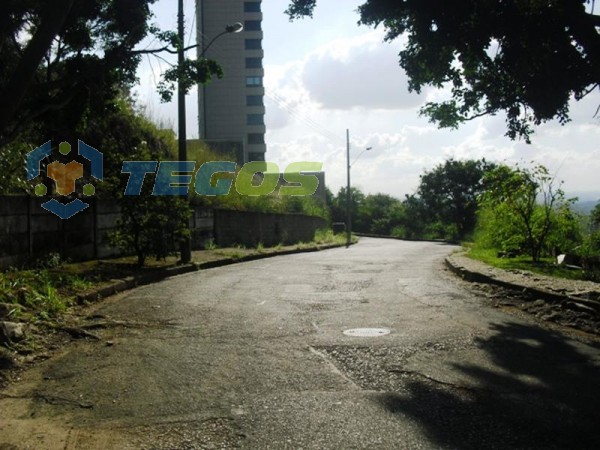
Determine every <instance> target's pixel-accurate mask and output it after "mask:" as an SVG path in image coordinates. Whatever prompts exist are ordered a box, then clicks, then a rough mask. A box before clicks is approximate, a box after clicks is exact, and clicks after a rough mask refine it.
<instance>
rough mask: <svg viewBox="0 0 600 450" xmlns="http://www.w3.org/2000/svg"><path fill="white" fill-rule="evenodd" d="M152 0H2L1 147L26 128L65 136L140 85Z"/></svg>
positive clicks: (0, 32)
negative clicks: (140, 48)
mask: <svg viewBox="0 0 600 450" xmlns="http://www.w3.org/2000/svg"><path fill="white" fill-rule="evenodd" d="M153 2H154V0H121V1H112V0H89V1H85V2H83V1H80V2H76V1H74V0H57V1H52V2H48V1H46V0H29V1H22V0H3V2H2V3H1V4H0V61H2V64H0V97H1V98H2V102H1V103H0V146H3V144H7V143H8V142H10V141H11V140H14V139H15V137H16V136H17V135H18V134H19V133H20V132H22V131H23V130H24V129H26V128H27V127H29V128H33V127H34V125H35V127H37V128H38V129H37V130H36V131H38V133H39V134H46V137H47V136H48V135H52V136H53V137H57V138H61V139H62V138H64V139H68V138H69V137H70V136H69V134H71V133H73V132H74V131H75V130H76V129H77V128H78V127H80V126H82V124H83V125H85V122H86V120H88V119H89V118H90V117H91V116H93V115H99V114H103V113H105V112H106V111H110V110H111V108H112V107H113V106H114V104H113V100H114V99H115V97H116V96H117V94H118V91H119V90H120V89H122V88H123V87H126V86H130V85H132V84H133V83H134V82H135V81H136V69H137V65H138V62H139V60H140V55H138V54H136V53H134V52H133V51H132V50H133V49H134V47H135V45H136V44H138V43H139V42H140V41H141V40H142V39H143V38H144V37H145V36H146V35H147V33H148V32H149V30H150V27H149V26H148V19H149V17H150V9H149V5H150V4H151V3H153Z"/></svg>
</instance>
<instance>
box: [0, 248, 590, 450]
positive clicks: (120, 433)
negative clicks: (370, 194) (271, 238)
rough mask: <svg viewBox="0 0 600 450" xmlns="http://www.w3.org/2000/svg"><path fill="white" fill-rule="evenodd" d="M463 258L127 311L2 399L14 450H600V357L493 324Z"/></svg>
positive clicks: (359, 267)
mask: <svg viewBox="0 0 600 450" xmlns="http://www.w3.org/2000/svg"><path fill="white" fill-rule="evenodd" d="M455 249H456V247H453V246H449V245H444V244H439V243H426V242H403V241H394V240H380V239H370V238H363V239H361V241H360V243H359V244H357V245H355V246H352V247H350V248H348V249H345V248H340V249H333V250H327V251H323V252H319V253H311V254H298V255H291V256H282V257H275V258H271V259H265V260H259V261H254V262H248V263H242V264H237V265H232V266H227V267H223V268H219V269H211V270H206V271H202V272H196V273H191V274H187V275H182V276H178V277H174V278H171V279H169V280H166V281H163V282H160V283H157V284H154V285H148V286H144V287H140V288H138V289H135V290H133V291H129V292H127V293H124V294H121V295H118V296H115V297H112V298H110V299H108V300H107V301H105V302H103V303H102V304H99V305H95V306H94V308H93V310H92V311H90V317H89V319H88V325H92V324H94V323H98V329H97V330H94V332H95V333H97V334H99V335H100V337H101V340H99V341H80V342H76V343H74V344H73V345H70V346H68V347H67V348H65V349H63V351H62V352H61V353H59V354H58V355H56V356H54V357H52V358H50V359H48V360H46V361H43V362H41V363H39V364H37V365H36V366H34V367H33V368H31V369H29V370H28V371H26V372H25V373H24V374H23V375H22V377H21V379H20V381H18V382H16V383H14V384H12V385H11V386H9V387H8V389H6V390H4V391H2V392H0V449H2V450H8V449H79V448H81V449H111V448H115V449H128V448H130V449H138V448H145V449H157V450H159V449H161V450H162V449H200V448H203V449H220V448H238V447H240V448H250V449H340V448H344V449H360V448H382V449H388V448H389V449H396V448H398V449H404V448H406V449H420V448H423V449H430V448H447V449H493V448H498V449H513V448H523V449H525V448H528V449H529V448H531V449H536V448H539V449H552V448H565V449H566V448H568V449H586V448H589V449H592V448H593V449H597V448H600V433H599V432H598V424H599V423H600V408H599V407H598V405H600V345H599V344H598V343H597V342H594V341H588V342H587V343H585V342H583V341H577V340H573V339H572V338H571V337H569V336H567V335H566V334H563V333H561V332H560V331H559V330H557V329H556V327H554V328H552V329H550V328H547V327H545V326H544V325H543V324H539V323H537V322H535V321H534V319H532V318H528V317H521V316H517V315H511V314H508V313H507V312H505V311H502V310H500V309H497V308H493V307H492V303H491V301H490V300H489V298H487V297H485V296H482V294H481V293H478V292H476V291H472V290H469V289H468V287H467V286H466V285H465V284H464V283H462V282H461V281H459V280H458V279H457V278H455V277H454V276H453V275H451V274H450V273H448V272H447V271H445V270H444V268H443V259H444V257H445V256H446V255H448V254H449V253H450V252H452V251H453V250H455ZM363 327H365V328H388V329H389V330H391V332H390V333H389V334H387V335H382V336H378V337H354V336H347V335H345V334H343V331H344V330H348V329H354V328H363Z"/></svg>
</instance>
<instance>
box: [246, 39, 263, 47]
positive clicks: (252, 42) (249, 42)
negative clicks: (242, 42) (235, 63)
mask: <svg viewBox="0 0 600 450" xmlns="http://www.w3.org/2000/svg"><path fill="white" fill-rule="evenodd" d="M260 49H262V43H261V40H260V39H246V50H260Z"/></svg>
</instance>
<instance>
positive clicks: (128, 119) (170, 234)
mask: <svg viewBox="0 0 600 450" xmlns="http://www.w3.org/2000/svg"><path fill="white" fill-rule="evenodd" d="M81 138H82V140H84V141H85V142H86V143H88V144H89V145H91V146H93V147H95V148H98V149H100V150H101V151H102V152H103V153H104V181H103V182H102V183H100V184H99V186H98V190H97V192H96V195H97V196H98V197H101V198H102V197H104V198H110V199H115V200H117V201H118V203H119V206H120V208H121V218H120V219H119V221H118V223H117V227H116V229H115V230H114V231H113V232H112V233H111V234H110V235H109V242H110V243H111V245H114V246H115V247H118V248H120V249H121V250H122V251H123V252H124V253H126V254H134V255H136V256H137V258H138V264H139V265H140V266H141V265H143V264H144V262H145V261H146V259H147V258H148V257H150V256H153V257H155V258H157V259H161V258H165V257H166V256H168V255H170V254H173V253H176V252H177V251H178V249H179V247H178V244H179V242H180V241H181V239H183V238H184V237H187V236H189V229H188V220H189V217H190V215H191V210H190V207H189V204H188V202H187V199H183V198H179V197H170V196H169V197H160V196H153V195H152V189H153V186H154V180H155V176H156V175H155V174H147V175H146V177H145V180H144V184H143V187H142V192H141V195H139V196H126V195H124V192H125V188H126V186H127V183H128V181H129V179H128V176H126V175H125V174H123V173H121V169H122V166H123V161H127V160H130V161H161V160H170V159H172V158H173V156H174V155H175V154H176V149H177V141H176V140H175V136H174V134H173V132H172V131H170V130H159V129H158V128H157V127H156V126H155V125H154V124H153V123H151V122H150V121H149V120H148V119H147V118H146V117H144V116H143V115H142V114H141V113H140V111H136V110H135V107H134V105H133V104H132V103H131V101H130V100H128V99H120V100H119V101H118V102H117V103H116V105H115V111H114V112H113V113H112V114H110V115H107V116H104V117H101V116H99V117H93V118H91V119H90V121H89V126H88V127H87V129H86V130H83V131H82V135H81Z"/></svg>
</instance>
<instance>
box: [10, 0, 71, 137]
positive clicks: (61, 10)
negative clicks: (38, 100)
mask: <svg viewBox="0 0 600 450" xmlns="http://www.w3.org/2000/svg"><path fill="white" fill-rule="evenodd" d="M74 1H75V0H54V1H52V2H48V8H47V10H46V11H44V13H43V15H42V17H41V24H40V26H39V28H38V29H37V31H36V32H35V34H34V35H33V37H32V38H31V40H30V41H29V44H28V45H27V48H26V49H25V51H24V52H23V56H22V57H21V60H20V61H19V63H18V65H17V68H16V69H15V71H14V73H13V74H12V76H11V77H10V81H9V82H8V84H7V85H6V87H5V88H4V89H3V91H2V93H1V94H2V95H1V96H2V103H0V136H2V135H5V134H7V130H8V128H9V125H10V122H11V121H13V120H14V119H15V117H16V113H17V111H18V110H19V108H20V107H21V104H22V103H23V99H24V98H25V93H26V92H27V90H28V89H29V86H30V85H31V82H32V80H33V77H34V75H35V72H36V70H37V69H38V67H39V66H40V63H41V62H42V59H43V58H44V55H45V54H46V52H48V49H49V48H50V47H51V46H52V41H53V40H54V38H55V37H56V35H57V34H58V33H59V32H60V31H61V30H62V28H63V25H64V24H65V21H66V20H67V17H68V15H69V13H70V12H71V9H72V7H73V3H74Z"/></svg>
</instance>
